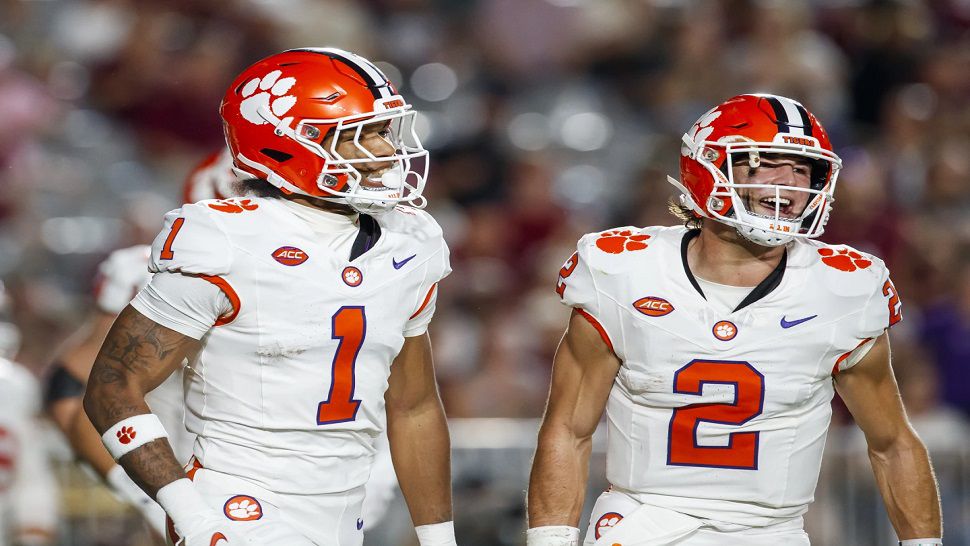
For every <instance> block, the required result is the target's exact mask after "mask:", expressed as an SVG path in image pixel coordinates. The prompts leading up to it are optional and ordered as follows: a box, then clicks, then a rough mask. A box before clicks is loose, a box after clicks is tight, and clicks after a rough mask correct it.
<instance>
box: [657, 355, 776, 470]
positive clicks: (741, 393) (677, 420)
mask: <svg viewBox="0 0 970 546" xmlns="http://www.w3.org/2000/svg"><path fill="white" fill-rule="evenodd" d="M705 384H721V385H732V386H733V387H734V402H733V403H730V404H728V403H724V404H712V403H699V404H690V405H688V406H684V407H680V408H677V409H675V410H674V412H673V415H671V416H670V433H669V439H668V444H667V464H668V465H673V466H702V467H715V468H739V469H743V470H757V469H758V434H759V433H758V432H734V433H731V434H730V435H729V436H728V445H726V446H699V445H697V427H698V426H699V425H700V424H701V423H702V422H705V423H718V424H722V425H736V426H737V425H743V424H744V423H747V422H748V421H750V420H751V419H754V418H755V417H757V416H758V415H761V412H762V410H763V409H764V404H765V378H764V376H763V375H761V372H759V371H758V370H756V369H754V367H753V366H752V365H751V364H748V363H747V362H732V361H708V360H693V361H691V362H690V364H687V365H686V366H684V367H683V368H681V369H679V370H677V373H675V374H674V392H676V393H680V394H693V395H698V396H700V395H701V390H702V389H703V387H704V385H705Z"/></svg>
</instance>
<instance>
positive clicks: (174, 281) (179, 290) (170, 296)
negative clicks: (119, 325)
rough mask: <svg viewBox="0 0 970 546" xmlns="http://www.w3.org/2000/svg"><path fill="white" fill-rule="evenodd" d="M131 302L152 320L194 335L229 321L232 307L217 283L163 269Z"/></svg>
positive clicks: (233, 308) (199, 336) (201, 333)
mask: <svg viewBox="0 0 970 546" xmlns="http://www.w3.org/2000/svg"><path fill="white" fill-rule="evenodd" d="M131 306H132V307H134V308H135V309H136V310H137V311H138V312H139V313H141V314H142V315H145V316H146V317H148V318H150V319H151V320H153V321H154V322H156V323H158V324H161V325H162V326H165V327H166V328H169V329H171V330H175V331H176V332H179V333H180V334H184V335H186V336H189V337H191V338H193V339H202V336H204V335H205V334H206V332H208V331H209V329H211V328H212V327H213V326H214V325H216V324H220V323H224V322H228V321H229V320H231V318H232V317H233V315H234V312H235V307H234V306H233V304H232V302H231V301H230V300H229V298H228V297H227V296H226V294H225V292H223V290H222V289H221V288H220V286H219V285H217V284H215V283H213V282H212V280H208V279H207V278H206V277H202V276H192V275H182V274H179V273H172V272H168V271H162V272H160V273H156V274H155V276H154V277H152V280H151V282H149V283H148V285H147V286H145V288H143V289H142V290H141V292H139V293H138V295H137V296H135V299H133V300H132V301H131Z"/></svg>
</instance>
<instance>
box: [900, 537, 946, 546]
mask: <svg viewBox="0 0 970 546" xmlns="http://www.w3.org/2000/svg"><path fill="white" fill-rule="evenodd" d="M899 546H943V539H942V538H907V539H906V540H900V541H899Z"/></svg>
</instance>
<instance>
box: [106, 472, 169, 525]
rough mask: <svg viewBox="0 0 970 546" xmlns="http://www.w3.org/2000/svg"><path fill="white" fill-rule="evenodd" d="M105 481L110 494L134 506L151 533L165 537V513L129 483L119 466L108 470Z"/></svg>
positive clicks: (139, 489)
mask: <svg viewBox="0 0 970 546" xmlns="http://www.w3.org/2000/svg"><path fill="white" fill-rule="evenodd" d="M105 481H107V482H108V486H109V487H111V492H112V493H114V494H115V496H116V497H118V499H119V500H121V501H122V502H124V503H126V504H130V505H132V506H134V507H135V509H137V510H138V511H139V512H140V513H141V515H142V516H143V517H144V518H145V520H146V521H147V522H148V525H149V526H151V528H152V531H155V532H156V533H158V536H160V537H164V536H165V511H164V510H162V507H161V506H159V505H158V503H157V502H155V501H153V500H152V498H151V497H149V496H148V494H147V493H145V492H144V491H142V490H141V488H140V487H138V486H137V485H135V482H133V481H131V478H130V477H128V474H127V473H126V472H125V469H124V468H121V465H115V466H114V467H113V468H112V469H111V470H109V471H108V475H107V476H106V477H105Z"/></svg>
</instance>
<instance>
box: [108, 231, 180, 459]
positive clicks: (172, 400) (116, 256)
mask: <svg viewBox="0 0 970 546" xmlns="http://www.w3.org/2000/svg"><path fill="white" fill-rule="evenodd" d="M150 255H151V247H150V246H148V245H135V246H131V247H128V248H122V249H119V250H115V251H114V252H112V253H111V254H110V255H109V256H108V257H107V258H106V259H105V260H104V261H103V262H101V265H99V266H98V280H97V283H96V285H95V301H96V302H97V305H98V308H99V309H101V310H102V311H104V312H105V313H110V314H113V315H117V314H118V313H121V311H122V309H124V308H125V307H126V306H127V305H128V302H130V301H131V299H132V298H133V297H135V294H137V293H138V291H139V290H141V289H142V288H144V286H145V285H146V284H148V281H150V280H151V279H152V273H151V272H150V271H149V270H148V258H149V256H150ZM145 402H147V403H148V406H149V407H150V408H151V410H152V413H154V414H155V415H157V416H158V418H159V420H160V421H161V422H162V425H163V426H164V427H165V431H166V432H168V440H169V443H170V444H171V445H172V449H173V450H174V451H175V456H176V457H177V458H178V460H179V461H180V462H182V463H185V462H187V461H188V460H189V457H190V456H191V455H192V443H193V442H194V440H195V435H194V434H190V433H189V432H188V431H187V430H185V424H184V416H185V409H184V408H185V405H184V404H183V403H182V370H181V369H179V370H178V371H177V372H175V373H173V374H172V375H171V376H169V378H168V379H166V380H165V382H164V383H162V384H161V385H159V386H158V387H157V388H155V390H153V391H152V392H150V393H148V395H147V396H146V397H145Z"/></svg>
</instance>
